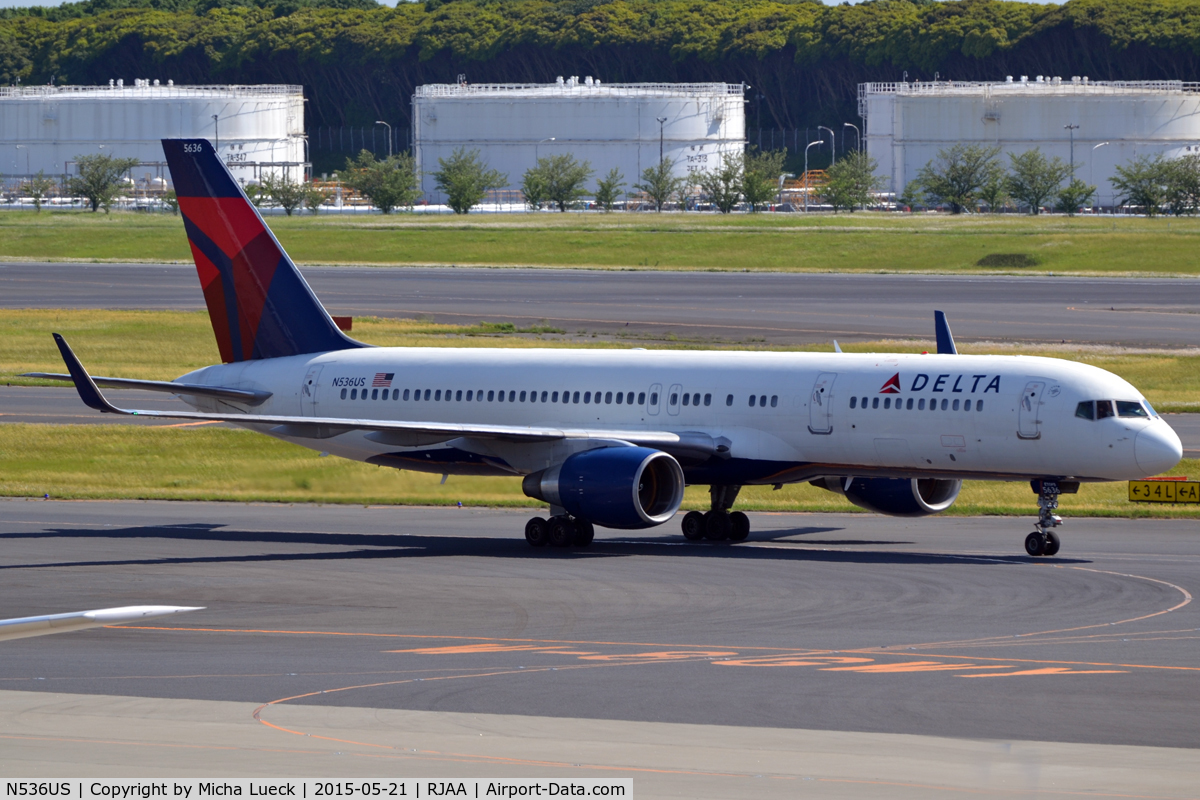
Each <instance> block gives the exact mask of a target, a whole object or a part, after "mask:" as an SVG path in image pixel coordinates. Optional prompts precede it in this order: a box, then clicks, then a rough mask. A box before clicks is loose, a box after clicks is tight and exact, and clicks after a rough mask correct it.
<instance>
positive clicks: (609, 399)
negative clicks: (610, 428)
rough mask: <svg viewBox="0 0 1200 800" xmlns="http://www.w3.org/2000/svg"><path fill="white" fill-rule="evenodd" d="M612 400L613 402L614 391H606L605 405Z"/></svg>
mask: <svg viewBox="0 0 1200 800" xmlns="http://www.w3.org/2000/svg"><path fill="white" fill-rule="evenodd" d="M611 402H612V392H605V393H604V403H605V405H607V404H609V403H611Z"/></svg>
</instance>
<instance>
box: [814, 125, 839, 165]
mask: <svg viewBox="0 0 1200 800" xmlns="http://www.w3.org/2000/svg"><path fill="white" fill-rule="evenodd" d="M817 130H819V131H829V139H830V141H829V166H831V167H832V166H833V164H834V162H836V161H837V134H836V133H834V132H833V128H826V127H825V126H824V125H818V126H817Z"/></svg>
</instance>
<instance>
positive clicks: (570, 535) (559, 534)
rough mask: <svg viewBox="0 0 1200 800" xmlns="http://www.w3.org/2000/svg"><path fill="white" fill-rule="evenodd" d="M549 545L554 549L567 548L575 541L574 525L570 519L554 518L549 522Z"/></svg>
mask: <svg viewBox="0 0 1200 800" xmlns="http://www.w3.org/2000/svg"><path fill="white" fill-rule="evenodd" d="M548 538H549V540H550V544H551V545H553V546H554V547H567V546H568V545H570V544H571V542H573V541H574V540H575V524H574V523H573V522H572V521H571V518H570V517H554V518H552V519H551V520H550V531H549V537H548Z"/></svg>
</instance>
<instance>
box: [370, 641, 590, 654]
mask: <svg viewBox="0 0 1200 800" xmlns="http://www.w3.org/2000/svg"><path fill="white" fill-rule="evenodd" d="M383 652H385V653H418V654H420V655H427V656H443V655H460V654H467V653H523V652H536V653H546V654H547V655H557V656H586V655H591V653H588V652H586V651H583V650H562V649H560V648H557V647H539V646H538V645H536V644H508V645H505V644H490V643H488V642H480V643H478V644H462V645H449V646H447V647H418V648H416V649H414V650H384V651H383Z"/></svg>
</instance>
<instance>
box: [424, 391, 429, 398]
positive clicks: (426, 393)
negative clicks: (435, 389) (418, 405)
mask: <svg viewBox="0 0 1200 800" xmlns="http://www.w3.org/2000/svg"><path fill="white" fill-rule="evenodd" d="M425 399H426V400H428V399H429V390H428V389H426V390H425Z"/></svg>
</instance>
